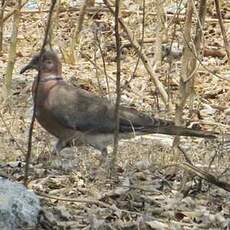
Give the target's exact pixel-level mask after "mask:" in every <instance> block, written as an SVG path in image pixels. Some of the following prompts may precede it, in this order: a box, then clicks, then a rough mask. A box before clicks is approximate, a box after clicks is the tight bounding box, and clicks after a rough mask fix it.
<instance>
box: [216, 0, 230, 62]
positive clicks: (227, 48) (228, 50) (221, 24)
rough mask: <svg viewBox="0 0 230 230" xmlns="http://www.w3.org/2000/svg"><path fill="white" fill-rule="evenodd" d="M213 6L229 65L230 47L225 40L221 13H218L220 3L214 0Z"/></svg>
mask: <svg viewBox="0 0 230 230" xmlns="http://www.w3.org/2000/svg"><path fill="white" fill-rule="evenodd" d="M215 5H216V14H217V17H218V20H219V24H220V29H221V33H222V36H223V40H224V46H225V50H226V53H227V56H228V64H230V46H229V42H228V38H227V35H226V30H225V28H224V23H223V19H222V15H221V12H220V2H219V0H215Z"/></svg>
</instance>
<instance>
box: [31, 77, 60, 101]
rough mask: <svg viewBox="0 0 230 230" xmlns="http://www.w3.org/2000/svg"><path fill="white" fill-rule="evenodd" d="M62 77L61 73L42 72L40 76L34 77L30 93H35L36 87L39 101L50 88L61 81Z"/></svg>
mask: <svg viewBox="0 0 230 230" xmlns="http://www.w3.org/2000/svg"><path fill="white" fill-rule="evenodd" d="M62 81H63V78H62V76H61V75H56V74H55V75H54V74H42V75H40V78H38V77H36V79H35V80H34V83H33V87H32V94H33V96H34V95H35V91H36V88H37V85H38V88H37V90H38V91H37V93H38V94H39V95H40V96H39V98H40V99H41V102H42V101H43V100H44V98H46V96H47V95H48V94H49V92H50V90H51V89H52V88H53V87H55V85H57V84H58V83H59V82H62Z"/></svg>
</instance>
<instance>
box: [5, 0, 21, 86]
mask: <svg viewBox="0 0 230 230" xmlns="http://www.w3.org/2000/svg"><path fill="white" fill-rule="evenodd" d="M20 9H21V0H18V5H17V9H16V10H15V13H14V20H13V30H12V35H11V39H10V48H9V54H8V63H7V67H6V75H5V86H6V88H7V90H10V88H11V83H12V74H13V69H14V64H15V60H16V46H17V35H18V27H19V22H20Z"/></svg>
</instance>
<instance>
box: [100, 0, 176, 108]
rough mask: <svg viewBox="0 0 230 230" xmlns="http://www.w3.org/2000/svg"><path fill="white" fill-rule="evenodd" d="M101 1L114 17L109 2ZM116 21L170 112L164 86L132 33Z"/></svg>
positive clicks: (120, 20) (107, 0)
mask: <svg viewBox="0 0 230 230" xmlns="http://www.w3.org/2000/svg"><path fill="white" fill-rule="evenodd" d="M103 1H104V3H105V5H106V6H107V7H108V9H109V10H110V12H111V13H112V14H113V15H114V14H115V12H114V10H113V8H112V5H111V3H110V2H109V0H103ZM118 20H119V23H120V25H121V26H122V28H123V29H124V31H125V33H126V34H127V37H128V40H129V41H130V43H131V44H132V46H133V47H134V49H135V50H136V52H137V53H138V55H139V56H140V58H141V60H142V63H143V64H144V66H145V68H146V71H147V72H148V74H149V75H150V76H151V78H152V79H153V82H154V84H155V87H156V88H157V89H158V90H159V92H160V95H161V98H162V100H163V102H164V103H165V105H168V107H169V110H171V111H172V109H173V107H172V104H171V103H170V102H169V101H168V94H167V92H166V91H165V89H164V85H163V84H162V83H161V81H160V80H159V79H158V78H157V76H156V75H155V74H154V70H153V68H152V67H151V65H150V62H149V60H148V59H147V57H146V55H145V54H144V53H143V52H140V45H139V43H138V41H137V40H136V39H135V37H134V36H133V33H132V31H131V30H130V29H129V28H128V27H127V26H126V25H125V22H124V20H123V19H122V18H119V19H118Z"/></svg>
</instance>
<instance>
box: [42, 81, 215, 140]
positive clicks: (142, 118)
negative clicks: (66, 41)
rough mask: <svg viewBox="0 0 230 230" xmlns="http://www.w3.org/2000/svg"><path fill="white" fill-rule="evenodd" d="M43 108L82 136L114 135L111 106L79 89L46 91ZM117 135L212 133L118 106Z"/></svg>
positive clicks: (64, 87) (58, 87) (64, 86)
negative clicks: (86, 133)
mask: <svg viewBox="0 0 230 230" xmlns="http://www.w3.org/2000/svg"><path fill="white" fill-rule="evenodd" d="M46 107H47V109H48V112H49V113H51V114H52V117H53V118H54V119H56V121H57V122H58V123H59V124H61V125H62V126H63V127H66V128H71V129H75V130H79V131H83V132H95V133H113V132H114V129H115V119H114V110H115V107H114V105H113V104H111V103H110V102H109V101H108V100H106V99H103V98H101V97H98V96H96V95H94V94H92V93H89V92H87V91H85V90H83V89H78V88H75V87H73V86H70V85H67V84H66V83H60V84H58V85H56V86H55V87H53V89H52V90H51V91H50V93H49V96H48V98H47V103H46ZM119 131H120V132H132V131H139V132H142V133H162V134H169V135H181V136H197V137H211V138H212V137H215V133H212V132H208V131H202V130H194V129H189V128H186V127H178V126H175V125H174V123H173V122H171V121H167V120H162V119H156V118H152V117H150V116H148V115H146V114H143V113H140V112H138V111H137V110H135V109H132V108H128V107H122V106H121V107H120V124H119Z"/></svg>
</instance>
